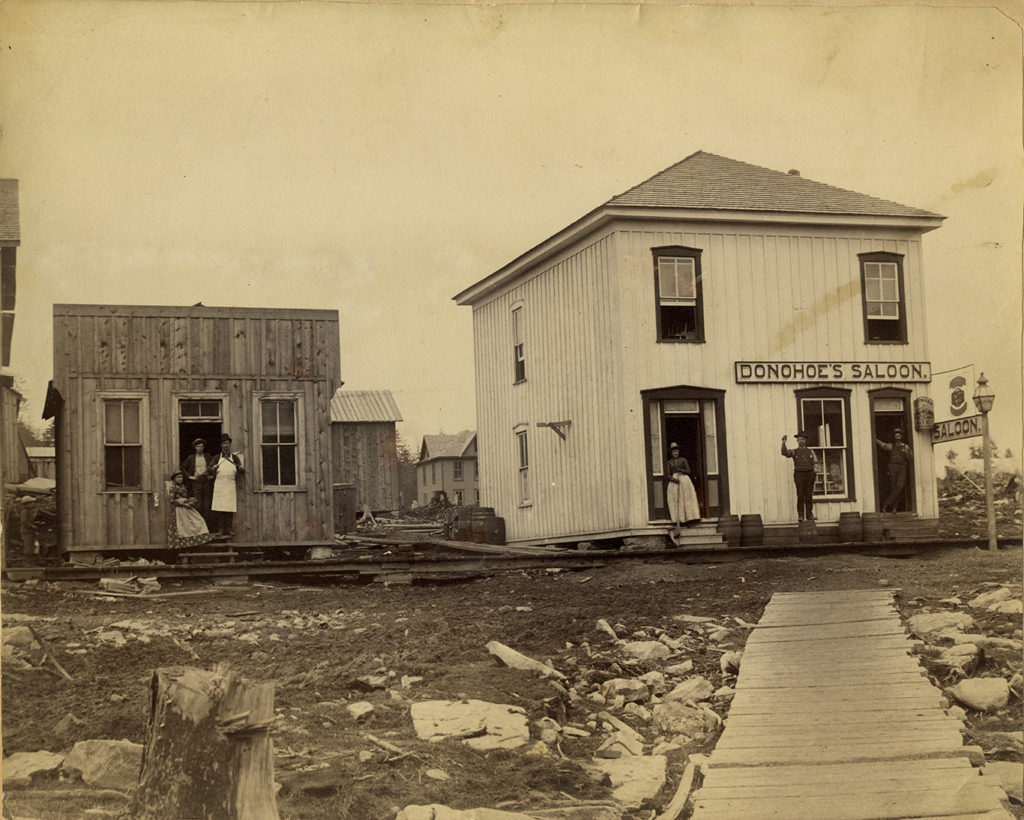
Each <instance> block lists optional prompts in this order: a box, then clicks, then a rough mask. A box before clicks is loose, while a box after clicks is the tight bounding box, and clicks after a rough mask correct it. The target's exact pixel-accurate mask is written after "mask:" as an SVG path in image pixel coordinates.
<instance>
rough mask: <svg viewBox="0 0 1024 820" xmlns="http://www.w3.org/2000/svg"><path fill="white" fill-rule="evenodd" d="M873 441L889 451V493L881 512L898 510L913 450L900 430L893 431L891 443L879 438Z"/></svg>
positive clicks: (903, 494)
mask: <svg viewBox="0 0 1024 820" xmlns="http://www.w3.org/2000/svg"><path fill="white" fill-rule="evenodd" d="M875 443H876V444H877V445H878V446H879V447H881V448H882V449H883V450H888V451H889V495H888V497H887V498H886V499H885V503H883V504H882V512H898V510H897V507H898V508H899V509H903V505H904V504H903V503H904V501H905V493H904V489H905V488H906V486H907V472H908V471H909V470H910V465H911V463H912V462H913V460H914V451H913V450H911V449H910V448H909V447H908V446H907V445H906V443H905V442H904V441H903V431H902V430H894V431H893V433H892V444H886V443H885V442H884V441H880V440H879V439H875Z"/></svg>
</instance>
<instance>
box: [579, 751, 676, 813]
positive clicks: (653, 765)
mask: <svg viewBox="0 0 1024 820" xmlns="http://www.w3.org/2000/svg"><path fill="white" fill-rule="evenodd" d="M594 765H596V766H597V768H598V769H600V770H601V771H603V772H604V773H605V774H607V775H608V777H609V778H610V779H611V781H612V787H613V788H614V791H613V792H612V797H614V798H615V799H616V800H618V801H619V802H620V803H622V804H623V805H626V806H639V805H640V804H641V803H643V801H644V800H648V799H651V798H653V797H655V796H656V795H657V794H658V792H659V791H661V788H662V786H664V785H665V774H666V771H667V770H668V758H667V757H665V756H664V755H647V756H645V757H637V756H627V757H620V758H618V759H617V760H595V761H594Z"/></svg>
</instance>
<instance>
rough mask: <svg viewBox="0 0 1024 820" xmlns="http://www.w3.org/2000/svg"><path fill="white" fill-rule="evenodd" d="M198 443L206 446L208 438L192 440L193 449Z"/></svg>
mask: <svg viewBox="0 0 1024 820" xmlns="http://www.w3.org/2000/svg"><path fill="white" fill-rule="evenodd" d="M197 444H202V445H204V446H205V445H206V440H205V439H201V438H197V439H193V440H192V449H193V450H194V449H195V447H196V445H197Z"/></svg>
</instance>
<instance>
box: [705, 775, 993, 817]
mask: <svg viewBox="0 0 1024 820" xmlns="http://www.w3.org/2000/svg"><path fill="white" fill-rule="evenodd" d="M1001 793H1002V789H999V788H997V787H995V786H988V785H985V786H979V785H974V784H972V785H969V786H963V787H960V788H956V787H953V788H949V789H941V790H936V789H925V790H922V791H907V792H902V793H893V792H886V793H882V794H877V793H871V792H868V793H865V794H862V795H861V796H860V797H859V799H857V800H855V801H854V800H837V799H836V798H835V797H834V796H827V797H814V798H806V797H792V798H787V797H780V798H776V799H774V800H742V799H731V800H730V799H722V800H713V799H712V800H708V799H700V800H697V801H694V802H695V806H696V808H697V810H698V811H699V812H700V814H699V817H700V818H701V820H793V819H794V818H825V817H827V818H829V820H865V818H879V817H920V816H921V815H923V814H941V813H942V812H948V811H949V810H950V809H951V808H952V809H953V810H954V811H958V812H960V813H963V812H984V811H993V810H1000V809H1002V804H1001V803H1000V794H1001Z"/></svg>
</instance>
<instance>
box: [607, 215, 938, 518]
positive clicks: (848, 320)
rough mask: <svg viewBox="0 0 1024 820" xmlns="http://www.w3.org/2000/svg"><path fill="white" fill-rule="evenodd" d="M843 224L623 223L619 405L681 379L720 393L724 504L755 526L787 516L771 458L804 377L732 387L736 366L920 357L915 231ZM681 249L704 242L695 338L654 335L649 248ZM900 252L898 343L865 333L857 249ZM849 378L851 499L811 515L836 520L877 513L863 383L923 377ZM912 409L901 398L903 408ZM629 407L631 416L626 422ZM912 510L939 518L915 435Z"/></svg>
mask: <svg viewBox="0 0 1024 820" xmlns="http://www.w3.org/2000/svg"><path fill="white" fill-rule="evenodd" d="M876 233H877V236H872V235H871V234H869V233H868V232H867V231H856V230H854V229H829V230H828V231H827V232H826V231H825V229H820V230H817V229H814V228H810V227H804V228H797V229H794V228H792V227H788V226H787V227H785V228H782V227H781V226H779V228H778V229H777V230H773V229H772V228H765V227H761V226H747V227H746V228H744V227H742V226H740V227H737V226H727V225H722V226H714V225H708V226H707V227H706V228H705V227H703V226H702V227H700V228H698V229H696V230H674V231H665V230H663V229H661V228H660V226H658V225H656V224H654V223H652V224H650V225H643V226H642V227H639V228H638V229H633V230H628V231H622V232H621V236H622V238H623V243H624V247H623V252H622V255H621V259H620V264H619V265H618V266H617V268H616V269H617V270H618V271H619V273H618V276H617V281H618V283H619V299H620V304H621V306H622V308H621V313H620V317H621V327H622V332H623V339H624V343H623V349H624V351H625V352H626V353H627V355H628V356H629V365H628V366H626V367H624V368H623V370H622V373H621V378H620V379H618V380H617V383H618V389H619V390H620V391H621V395H622V396H623V397H624V399H625V400H626V401H627V402H632V403H633V404H634V405H635V406H636V407H637V408H639V406H640V391H642V390H649V389H656V388H661V387H670V386H675V385H689V386H693V387H704V388H712V389H718V390H725V391H726V397H725V414H726V437H727V442H728V458H729V489H730V508H731V511H732V512H734V513H748V512H750V513H755V512H756V513H760V514H761V515H762V517H763V518H764V520H765V521H766V522H776V521H778V522H782V521H792V520H793V519H794V517H795V508H796V500H795V499H796V493H795V489H794V487H793V481H792V463H791V462H790V461H789V460H788V459H784V458H782V456H781V455H780V454H779V443H780V438H781V436H782V435H784V434H786V435H789V436H790V443H791V445H792V444H793V441H792V437H793V435H794V434H795V433H796V424H797V409H796V398H795V396H794V391H795V390H797V389H800V388H805V387H811V386H813V385H811V384H800V385H796V384H785V385H740V384H736V383H735V377H734V363H735V362H736V361H743V360H758V361H822V362H828V361H861V362H890V361H892V362H904V361H928V356H927V350H926V345H925V313H924V294H923V288H922V283H921V278H922V272H921V254H920V240H919V238H918V237H917V235H916V234H912V233H908V232H899V231H886V232H884V233H882V232H881V231H878V232H876ZM665 245H684V246H687V247H692V248H699V249H701V250H702V251H703V252H702V255H701V270H702V274H703V298H704V324H705V338H706V342H705V343H704V344H659V343H657V342H656V341H655V336H656V324H655V317H654V278H653V262H652V255H651V249H652V248H655V247H659V246H665ZM871 251H889V252H894V253H899V254H902V255H903V267H904V289H905V298H906V310H907V334H908V343H907V344H905V345H874V344H873V345H869V344H865V343H864V323H863V301H862V294H861V284H860V265H859V260H858V258H857V254H860V253H867V252H871ZM830 386H835V387H839V388H849V389H850V390H851V394H850V424H851V430H850V431H849V435H850V441H851V446H852V448H853V449H852V453H853V461H854V478H855V485H854V487H855V499H854V500H852V501H847V502H828V503H821V504H819V505H817V508H818V509H819V510H820V513H821V514H820V515H819V518H822V519H824V520H835V519H836V518H838V515H839V512H841V511H845V510H864V511H870V510H873V509H874V504H875V501H874V483H873V472H872V465H873V461H872V458H873V453H872V449H873V448H874V447H875V444H874V442H873V440H872V438H871V418H870V412H871V411H870V401H869V399H868V393H867V391H868V390H871V389H878V388H882V387H887V386H896V387H900V388H909V389H910V391H911V400H913V398H915V397H917V396H920V395H930V387H929V386H928V385H924V384H914V385H903V384H899V385H889V384H886V383H872V384H848V383H844V384H839V383H831V384H830ZM910 409H911V411H912V407H911V408H910ZM633 416H636V418H635V419H634V418H633ZM629 417H630V422H629V424H628V427H627V429H626V438H627V439H628V441H629V445H628V450H629V452H630V454H631V455H630V458H631V465H632V466H631V467H630V472H631V474H632V473H638V474H639V475H640V476H641V477H642V476H643V470H644V463H643V453H644V449H643V448H644V440H643V424H642V419H640V418H639V412H637V413H633V414H630V416H629ZM913 446H914V451H915V461H916V463H915V479H916V491H917V511H918V514H919V515H921V516H922V517H932V516H935V515H937V504H936V499H935V476H934V468H933V460H932V453H931V444H930V440H929V438H928V436H927V435H925V434H920V433H916V432H915V433H913ZM631 501H632V504H631V510H630V517H631V519H632V520H633V521H634V522H641V521H646V516H647V499H646V495H645V493H644V492H635V493H631Z"/></svg>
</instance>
